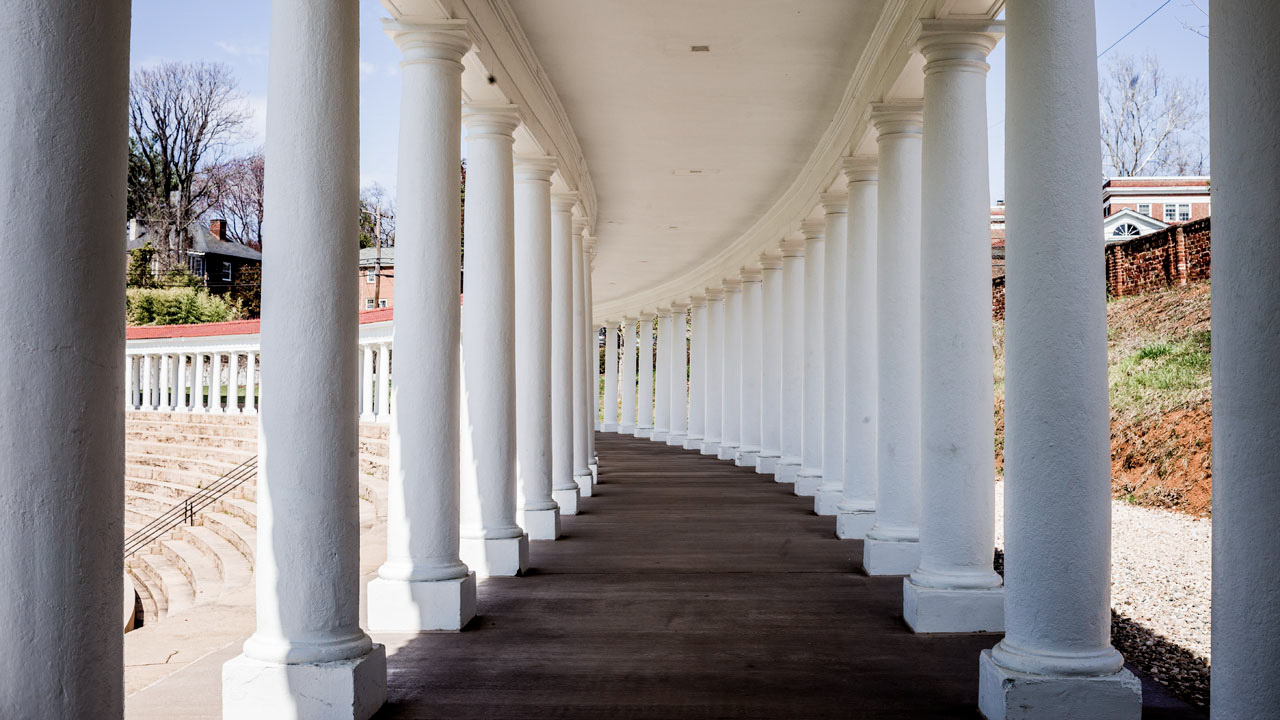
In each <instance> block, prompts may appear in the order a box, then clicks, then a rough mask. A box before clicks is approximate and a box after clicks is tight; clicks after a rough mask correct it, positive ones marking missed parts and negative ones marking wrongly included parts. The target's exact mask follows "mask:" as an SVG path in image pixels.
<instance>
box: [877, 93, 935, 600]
mask: <svg viewBox="0 0 1280 720" xmlns="http://www.w3.org/2000/svg"><path fill="white" fill-rule="evenodd" d="M871 119H872V122H873V123H874V124H875V128H876V132H877V133H878V135H877V143H878V147H879V160H878V162H879V173H880V181H879V187H878V189H879V192H878V194H877V198H876V217H877V218H878V223H877V231H876V237H877V243H876V246H877V252H878V259H879V264H878V266H877V272H878V274H877V280H878V282H877V283H876V291H877V295H876V297H877V308H878V313H879V314H878V318H879V329H878V331H877V342H876V345H877V348H878V350H879V369H880V379H879V391H880V397H879V403H878V412H879V423H878V425H879V427H878V429H877V442H878V453H877V456H876V457H877V462H876V471H877V473H878V475H877V496H876V522H875V525H873V526H872V528H871V529H870V530H868V531H867V536H866V540H865V542H863V545H862V566H863V569H864V570H866V572H867V574H869V575H906V574H907V573H909V572H911V571H912V570H914V569H915V568H916V565H918V564H919V563H920V542H919V540H920V153H921V150H920V134H921V124H922V122H923V116H922V114H921V106H920V103H918V102H909V101H908V102H901V103H882V104H878V105H876V106H874V107H873V108H872V113H871Z"/></svg>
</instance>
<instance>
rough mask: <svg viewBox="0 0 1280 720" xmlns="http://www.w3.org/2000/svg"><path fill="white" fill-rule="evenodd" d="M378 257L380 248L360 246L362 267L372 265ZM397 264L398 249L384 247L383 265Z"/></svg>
mask: <svg viewBox="0 0 1280 720" xmlns="http://www.w3.org/2000/svg"><path fill="white" fill-rule="evenodd" d="M377 257H378V248H360V267H371V266H372V265H373V264H374V261H375V260H376V259H377ZM395 264H396V249H395V248H393V247H384V248H382V265H383V267H388V266H394V265H395Z"/></svg>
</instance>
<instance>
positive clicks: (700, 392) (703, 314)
mask: <svg viewBox="0 0 1280 720" xmlns="http://www.w3.org/2000/svg"><path fill="white" fill-rule="evenodd" d="M706 340H707V297H706V296H705V295H694V296H693V297H692V298H690V304H689V434H688V436H687V437H685V440H684V449H685V450H701V449H702V442H703V440H705V439H706V427H707V342H706Z"/></svg>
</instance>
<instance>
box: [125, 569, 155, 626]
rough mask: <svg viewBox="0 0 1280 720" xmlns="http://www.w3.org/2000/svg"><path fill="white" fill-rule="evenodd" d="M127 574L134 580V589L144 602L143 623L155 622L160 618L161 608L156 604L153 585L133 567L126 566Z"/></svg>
mask: <svg viewBox="0 0 1280 720" xmlns="http://www.w3.org/2000/svg"><path fill="white" fill-rule="evenodd" d="M125 574H126V575H128V576H129V579H130V580H132V581H133V590H134V592H136V593H138V600H139V601H140V602H141V603H142V624H143V625H144V626H145V625H146V624H147V623H153V622H155V621H157V620H159V619H160V608H159V607H158V606H157V604H156V598H155V595H154V594H153V593H152V592H151V587H150V586H149V585H148V584H147V581H146V580H145V579H144V578H143V577H142V575H140V574H139V573H138V572H137V571H135V570H134V569H133V568H130V567H126V568H125Z"/></svg>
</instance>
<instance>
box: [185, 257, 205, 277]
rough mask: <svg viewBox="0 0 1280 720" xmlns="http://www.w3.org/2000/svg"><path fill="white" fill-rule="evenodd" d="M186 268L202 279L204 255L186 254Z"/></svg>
mask: <svg viewBox="0 0 1280 720" xmlns="http://www.w3.org/2000/svg"><path fill="white" fill-rule="evenodd" d="M187 269H188V270H190V271H191V274H192V275H195V276H196V277H198V278H201V279H204V256H203V255H188V256H187Z"/></svg>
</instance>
